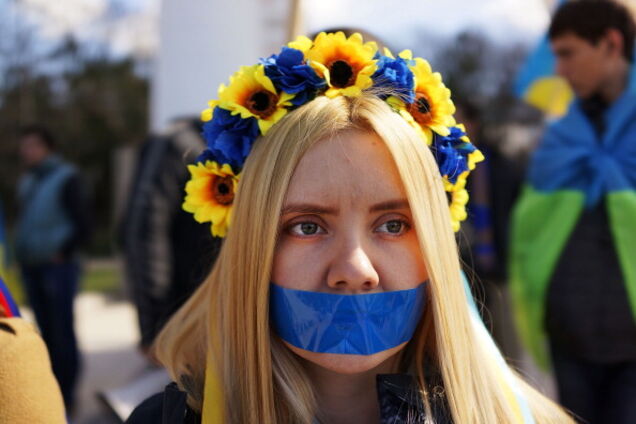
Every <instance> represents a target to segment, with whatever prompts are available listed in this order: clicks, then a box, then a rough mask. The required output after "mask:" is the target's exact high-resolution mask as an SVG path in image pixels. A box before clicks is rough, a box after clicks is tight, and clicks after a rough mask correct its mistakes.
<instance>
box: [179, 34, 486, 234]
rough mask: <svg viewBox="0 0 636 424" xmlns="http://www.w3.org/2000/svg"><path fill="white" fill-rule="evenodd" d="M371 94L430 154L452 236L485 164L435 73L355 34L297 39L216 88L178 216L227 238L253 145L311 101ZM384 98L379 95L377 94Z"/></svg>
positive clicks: (204, 117) (408, 54)
mask: <svg viewBox="0 0 636 424" xmlns="http://www.w3.org/2000/svg"><path fill="white" fill-rule="evenodd" d="M371 87H376V88H377V87H382V88H383V89H386V92H391V93H395V95H393V96H383V97H382V99H383V100H384V101H386V102H387V103H388V104H389V106H390V107H391V108H392V109H393V110H394V111H395V112H397V113H399V114H400V115H401V116H402V117H403V118H404V119H405V120H406V122H408V123H409V124H410V125H411V126H412V127H413V128H414V129H415V131H416V132H417V133H418V134H419V135H420V137H421V138H422V141H423V142H425V143H426V144H427V145H428V146H430V148H431V150H432V151H433V154H434V155H435V158H436V161H437V164H438V166H439V170H440V174H441V175H442V177H443V180H444V189H445V190H446V191H447V192H448V193H449V194H450V213H451V219H452V223H453V230H454V231H458V230H459V226H460V222H461V221H463V220H464V219H466V203H467V202H468V193H467V192H466V188H465V186H466V178H467V176H468V174H469V173H470V171H471V170H473V169H474V168H475V164H476V163H477V162H480V161H482V160H483V159H484V157H483V155H482V154H481V152H480V151H479V150H477V149H476V148H475V146H473V145H472V144H471V143H470V140H469V139H468V137H467V136H466V131H465V129H464V127H463V126H462V125H458V124H456V122H455V119H454V118H453V114H454V113H455V106H454V105H453V102H452V101H451V99H450V90H449V89H448V88H446V86H445V85H444V83H443V82H442V77H441V75H440V74H439V73H437V72H433V71H432V70H431V67H430V65H429V64H428V62H426V61H425V60H424V59H421V58H419V57H416V58H413V55H412V53H411V51H409V50H405V51H403V52H401V53H400V54H399V55H398V56H397V57H394V56H393V55H392V54H391V52H390V51H389V50H388V49H384V54H381V53H380V52H379V51H378V47H377V45H376V43H374V42H367V43H364V42H363V40H362V36H361V35H360V34H358V33H356V34H353V35H351V36H350V37H349V38H346V37H345V35H344V34H343V33H342V32H337V33H324V32H322V33H320V34H318V36H317V37H316V38H315V39H314V40H313V41H312V40H310V39H309V38H307V37H304V36H300V37H298V38H297V39H296V40H295V41H292V42H290V43H289V44H288V45H287V46H285V47H283V48H282V50H281V52H280V53H279V54H274V55H272V56H270V57H268V58H266V59H261V60H260V62H259V63H258V64H256V65H253V66H242V67H241V68H240V69H239V70H238V72H236V73H235V74H234V75H232V76H231V77H230V84H229V85H228V86H225V85H224V84H221V86H220V87H219V91H218V97H219V98H218V100H212V101H210V102H209V108H208V109H206V110H204V111H203V112H202V114H201V119H202V120H203V122H204V124H203V137H204V138H205V141H206V142H207V148H206V149H205V151H204V152H203V153H202V154H201V155H200V156H199V157H198V158H197V160H196V163H195V164H194V165H189V166H188V169H189V171H190V174H191V179H190V181H189V182H188V183H187V185H186V197H185V202H184V203H183V209H184V210H186V211H188V212H191V213H193V214H194V218H195V219H196V221H198V222H200V223H204V222H210V223H211V227H212V228H211V230H212V234H213V235H214V236H218V237H225V234H226V232H227V229H228V227H229V225H230V223H231V218H232V203H233V200H234V194H235V193H236V190H237V187H238V184H239V181H240V178H241V170H242V167H243V164H244V163H245V159H246V157H247V156H248V155H249V153H250V151H251V149H252V145H253V143H254V141H255V140H256V138H257V137H258V136H260V135H265V134H266V133H267V131H268V130H269V129H270V128H271V127H272V125H274V124H275V123H276V122H278V121H279V120H280V119H281V118H282V117H283V116H285V115H286V114H287V113H288V112H289V111H290V110H293V109H295V108H297V107H299V106H302V105H304V104H305V103H308V102H310V101H311V100H313V99H314V98H315V97H316V96H323V95H324V96H327V97H330V98H333V97H337V96H350V97H355V96H359V95H361V94H362V92H363V90H366V89H369V88H371ZM379 91H384V90H379Z"/></svg>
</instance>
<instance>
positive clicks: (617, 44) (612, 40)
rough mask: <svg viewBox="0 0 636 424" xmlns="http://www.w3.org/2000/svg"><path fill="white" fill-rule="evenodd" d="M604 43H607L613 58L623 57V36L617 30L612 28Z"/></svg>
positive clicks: (604, 38) (606, 34)
mask: <svg viewBox="0 0 636 424" xmlns="http://www.w3.org/2000/svg"><path fill="white" fill-rule="evenodd" d="M603 41H605V42H606V43H607V46H608V51H609V52H610V54H611V55H612V56H618V57H621V56H622V55H623V45H624V41H623V35H622V34H621V33H620V31H619V30H617V29H616V28H610V29H608V30H607V32H606V33H605V36H604V37H603Z"/></svg>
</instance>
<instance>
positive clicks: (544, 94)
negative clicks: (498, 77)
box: [515, 0, 574, 117]
mask: <svg viewBox="0 0 636 424" xmlns="http://www.w3.org/2000/svg"><path fill="white" fill-rule="evenodd" d="M565 1H566V0H560V1H559V2H558V4H557V7H559V6H560V5H561V4H563V3H565ZM554 65H555V57H554V55H553V54H552V50H551V49H550V40H549V39H548V35H547V34H546V35H544V36H543V38H542V39H541V41H540V42H539V45H538V46H537V47H536V48H535V49H534V51H533V52H532V53H531V54H530V55H529V56H528V59H527V60H526V63H525V64H524V65H523V67H522V68H521V71H520V72H519V74H518V75H517V79H516V81H515V93H516V95H517V96H518V97H520V98H521V99H523V100H525V101H526V102H527V103H529V104H530V105H532V106H535V107H537V108H539V109H540V110H542V111H543V112H545V113H547V114H548V115H551V116H554V117H560V116H563V115H565V112H566V111H567V109H568V106H569V105H570V103H571V102H572V100H573V99H574V95H573V93H572V90H571V89H570V87H569V86H568V84H567V82H566V81H565V80H564V79H563V78H561V77H559V76H557V75H555V73H554Z"/></svg>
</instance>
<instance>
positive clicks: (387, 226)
mask: <svg viewBox="0 0 636 424" xmlns="http://www.w3.org/2000/svg"><path fill="white" fill-rule="evenodd" d="M406 228H407V227H406V223H405V222H403V221H399V220H397V219H392V220H391V221H387V222H385V223H384V224H382V225H380V226H379V227H378V229H377V230H376V231H378V232H381V233H389V234H400V233H403V232H404V231H405V230H406Z"/></svg>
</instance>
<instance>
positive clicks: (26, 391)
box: [0, 318, 66, 424]
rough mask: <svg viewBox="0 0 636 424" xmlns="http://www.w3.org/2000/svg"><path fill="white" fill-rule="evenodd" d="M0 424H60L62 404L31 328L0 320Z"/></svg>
mask: <svg viewBox="0 0 636 424" xmlns="http://www.w3.org/2000/svg"><path fill="white" fill-rule="evenodd" d="M0 405H2V406H1V407H0V424H9V423H10V424H37V423H47V424H58V423H60V424H64V423H66V418H65V413H64V401H63V400H62V394H61V392H60V387H59V385H58V384H57V381H56V380H55V377H54V376H53V371H52V370H51V362H50V360H49V354H48V352H47V350H46V346H45V345H44V342H43V341H42V339H41V338H40V336H39V334H38V333H37V332H36V331H35V329H34V328H33V326H32V325H31V324H29V323H28V322H26V321H24V320H23V319H21V318H0Z"/></svg>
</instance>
